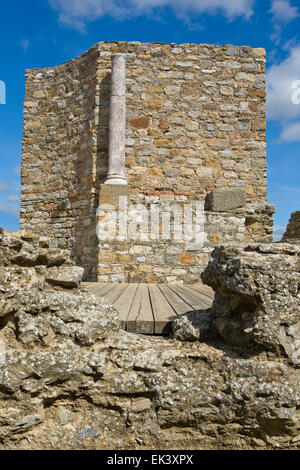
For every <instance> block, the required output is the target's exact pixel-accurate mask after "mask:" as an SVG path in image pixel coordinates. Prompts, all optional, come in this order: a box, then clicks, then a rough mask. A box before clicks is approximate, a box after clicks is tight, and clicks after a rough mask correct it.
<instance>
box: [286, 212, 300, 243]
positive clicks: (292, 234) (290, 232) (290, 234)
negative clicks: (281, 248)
mask: <svg viewBox="0 0 300 470" xmlns="http://www.w3.org/2000/svg"><path fill="white" fill-rule="evenodd" d="M282 241H283V242H288V243H296V244H298V245H299V244H300V211H296V212H293V213H292V214H291V217H290V220H289V223H288V225H287V227H286V231H285V232H284V234H283V237H282Z"/></svg>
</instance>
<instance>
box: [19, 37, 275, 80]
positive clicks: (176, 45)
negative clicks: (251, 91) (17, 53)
mask: <svg viewBox="0 0 300 470" xmlns="http://www.w3.org/2000/svg"><path fill="white" fill-rule="evenodd" d="M109 46H113V50H112V51H111V52H112V53H113V52H124V51H122V50H120V51H119V50H116V48H117V49H118V47H122V48H124V46H128V47H130V48H134V47H151V46H153V47H158V46H167V47H168V46H169V47H170V48H183V47H185V48H187V47H191V48H196V47H201V48H208V49H216V48H219V49H221V50H224V52H226V51H227V50H229V49H237V50H243V49H247V50H249V51H252V52H253V53H254V54H255V55H257V57H260V58H263V59H264V58H265V55H266V50H265V49H264V48H263V47H259V48H255V47H251V46H249V45H239V46H237V45H235V44H207V43H174V42H171V43H166V42H139V41H101V42H98V43H97V44H95V45H94V46H92V47H91V48H90V49H88V50H87V51H85V52H83V53H82V54H81V55H79V56H77V57H75V58H73V59H70V60H68V61H66V62H63V63H61V64H57V65H55V66H53V67H42V68H33V69H25V72H26V74H30V73H32V72H37V71H47V70H53V69H56V68H58V67H63V66H65V65H67V64H72V63H73V62H75V61H78V60H79V59H81V58H84V57H86V56H87V55H89V54H92V53H93V52H97V51H98V50H99V48H100V49H101V48H106V50H107V52H109V50H108V49H107V48H108V47H109Z"/></svg>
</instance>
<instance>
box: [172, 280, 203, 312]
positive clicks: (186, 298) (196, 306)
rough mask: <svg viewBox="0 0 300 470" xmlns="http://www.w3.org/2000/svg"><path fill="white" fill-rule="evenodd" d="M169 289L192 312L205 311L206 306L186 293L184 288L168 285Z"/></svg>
mask: <svg viewBox="0 0 300 470" xmlns="http://www.w3.org/2000/svg"><path fill="white" fill-rule="evenodd" d="M169 287H170V289H172V291H173V292H175V293H176V294H177V295H179V296H180V297H181V298H182V299H183V300H184V301H185V302H186V303H187V304H189V305H190V306H191V307H192V309H194V310H206V309H207V305H206V304H204V303H203V302H201V301H200V300H199V299H197V298H196V297H194V296H193V295H191V294H190V293H189V292H187V291H186V290H185V289H184V287H182V286H177V285H171V284H170V285H169Z"/></svg>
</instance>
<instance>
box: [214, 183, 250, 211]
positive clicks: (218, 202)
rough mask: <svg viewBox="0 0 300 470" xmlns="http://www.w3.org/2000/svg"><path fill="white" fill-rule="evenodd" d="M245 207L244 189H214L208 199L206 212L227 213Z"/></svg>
mask: <svg viewBox="0 0 300 470" xmlns="http://www.w3.org/2000/svg"><path fill="white" fill-rule="evenodd" d="M245 205H246V194H245V191H244V190H243V189H214V190H213V191H212V192H211V193H210V194H209V195H208V197H207V199H206V210H209V211H212V212H227V211H231V210H233V209H238V208H239V207H245Z"/></svg>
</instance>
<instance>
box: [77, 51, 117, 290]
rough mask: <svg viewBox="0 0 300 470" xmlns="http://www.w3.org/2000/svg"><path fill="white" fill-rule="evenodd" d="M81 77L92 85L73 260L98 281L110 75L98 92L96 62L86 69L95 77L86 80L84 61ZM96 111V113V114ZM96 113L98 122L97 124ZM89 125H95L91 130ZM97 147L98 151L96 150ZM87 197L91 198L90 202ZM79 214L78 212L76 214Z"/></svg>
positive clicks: (83, 141)
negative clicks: (99, 217) (98, 217)
mask: <svg viewBox="0 0 300 470" xmlns="http://www.w3.org/2000/svg"><path fill="white" fill-rule="evenodd" d="M81 67H82V70H81V71H80V74H82V75H84V76H85V79H86V81H87V82H89V83H91V87H90V89H88V90H87V96H86V97H85V102H84V105H83V106H84V113H85V117H84V123H85V125H84V131H83V132H82V134H81V137H80V140H79V142H78V148H77V158H76V161H75V164H74V170H75V178H76V185H75V186H76V187H77V188H78V196H77V197H76V198H75V200H74V202H73V204H72V205H73V211H78V214H77V217H75V219H76V225H75V228H74V245H73V246H74V248H73V250H72V258H73V259H74V260H75V262H76V264H78V265H79V266H82V267H84V268H85V274H84V279H85V280H88V281H97V269H98V239H97V234H96V225H97V220H96V212H97V208H98V200H99V188H100V184H102V183H103V182H104V180H105V178H106V173H107V165H108V163H107V162H108V129H109V114H108V112H109V97H110V74H107V75H106V76H105V77H104V79H103V80H102V81H101V83H100V90H98V89H97V61H96V60H94V61H93V69H92V70H91V68H90V67H89V68H87V69H88V70H89V74H91V72H92V74H93V75H92V77H91V76H89V77H87V76H86V75H87V71H86V68H85V64H84V62H83V63H82V64H81ZM95 111H96V112H95ZM97 112H99V120H98V121H97ZM90 122H92V123H93V125H92V127H91V128H90ZM96 147H97V149H96ZM87 195H89V198H88V199H87V197H86V196H87ZM75 213H76V212H75Z"/></svg>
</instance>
